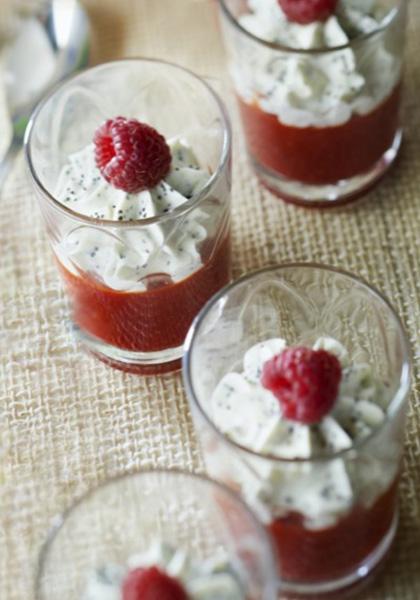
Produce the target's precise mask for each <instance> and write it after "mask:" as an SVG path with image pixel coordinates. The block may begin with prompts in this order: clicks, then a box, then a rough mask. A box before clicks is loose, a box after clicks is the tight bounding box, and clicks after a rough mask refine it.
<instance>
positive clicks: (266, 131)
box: [239, 84, 401, 185]
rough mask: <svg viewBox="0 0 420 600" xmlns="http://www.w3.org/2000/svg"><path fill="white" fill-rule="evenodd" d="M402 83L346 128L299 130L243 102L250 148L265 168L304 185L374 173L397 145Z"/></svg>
mask: <svg viewBox="0 0 420 600" xmlns="http://www.w3.org/2000/svg"><path fill="white" fill-rule="evenodd" d="M400 92H401V85H400V84H399V85H397V86H396V87H395V89H394V90H393V92H392V94H391V95H390V96H389V97H388V98H386V99H385V100H384V101H383V102H382V103H381V104H379V105H378V106H377V107H376V108H375V109H374V110H373V111H371V112H370V113H368V114H366V115H353V117H352V118H351V119H350V120H349V121H347V123H344V124H343V125H335V126H329V127H294V126H290V125H284V124H283V123H281V122H280V121H279V119H278V117H277V116H276V115H272V114H269V113H266V112H264V111H263V110H261V108H259V106H258V104H257V102H255V103H253V104H248V103H246V102H244V101H243V100H242V99H241V98H239V107H240V110H241V114H242V122H243V124H244V129H245V134H246V137H247V142H248V148H249V151H250V154H251V155H252V157H253V158H254V159H255V160H256V161H257V162H258V163H260V164H261V165H262V166H263V167H266V168H267V169H271V170H272V171H275V172H276V173H279V174H280V175H282V176H284V177H287V178H288V179H292V180H295V181H299V182H302V183H308V184H314V185H325V184H330V183H336V182H337V181H339V180H341V179H349V178H351V177H355V176H356V175H361V174H363V173H366V172H368V171H369V170H370V169H372V168H373V167H374V165H375V164H376V163H377V162H378V161H379V160H380V158H381V157H382V156H383V154H384V153H385V152H386V151H387V150H388V149H389V148H390V147H391V146H392V142H393V140H394V137H395V134H396V131H397V129H398V124H399V106H400Z"/></svg>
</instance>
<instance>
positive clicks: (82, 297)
mask: <svg viewBox="0 0 420 600" xmlns="http://www.w3.org/2000/svg"><path fill="white" fill-rule="evenodd" d="M202 260H203V266H202V267H200V269H198V270H197V271H195V272H194V273H193V274H192V275H190V276H188V277H186V278H185V279H183V280H182V281H179V282H177V283H174V282H173V281H172V280H171V278H170V277H169V276H168V275H165V274H156V275H152V276H149V277H148V281H147V285H148V287H147V290H146V291H142V292H121V291H116V290H113V289H111V288H109V287H106V286H105V285H104V284H102V283H101V282H100V281H99V280H98V279H96V278H94V277H93V276H91V275H89V274H87V273H81V274H80V275H74V274H73V273H71V272H70V271H68V270H67V269H66V268H65V267H64V266H63V265H62V264H61V263H59V267H60V271H61V273H62V275H63V277H64V280H65V282H66V286H67V290H68V292H69V294H70V297H71V300H72V304H73V318H74V320H75V322H76V323H77V324H78V325H79V327H81V329H83V330H84V331H86V332H88V333H90V334H92V335H93V336H95V337H97V338H99V339H101V340H103V341H105V342H107V343H109V344H112V345H113V346H117V347H118V348H122V349H125V350H134V351H140V352H154V351H159V350H164V349H167V348H176V347H178V346H180V345H181V344H183V342H184V339H185V336H186V334H187V331H188V329H189V327H190V325H191V323H192V321H193V319H194V317H195V316H196V315H197V313H198V312H199V310H200V309H201V308H202V306H203V305H204V304H205V302H206V301H207V300H208V299H209V298H210V297H211V296H212V295H213V294H214V293H215V292H217V291H218V290H219V289H220V288H221V287H223V286H224V285H226V284H227V283H228V282H229V279H230V263H231V259H230V238H229V235H225V236H224V237H223V239H222V240H221V241H220V242H219V244H218V245H217V247H216V248H214V242H213V241H208V242H207V244H206V243H205V244H204V246H203V249H202Z"/></svg>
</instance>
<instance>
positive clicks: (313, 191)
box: [250, 129, 402, 208]
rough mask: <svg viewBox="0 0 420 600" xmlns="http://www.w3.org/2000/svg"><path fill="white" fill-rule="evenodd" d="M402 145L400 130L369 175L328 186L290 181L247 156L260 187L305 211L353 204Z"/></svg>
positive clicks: (381, 174) (382, 173) (375, 181)
mask: <svg viewBox="0 0 420 600" xmlns="http://www.w3.org/2000/svg"><path fill="white" fill-rule="evenodd" d="M401 141H402V129H399V130H398V131H397V133H396V134H395V137H394V140H393V143H392V146H391V147H390V148H389V149H388V150H387V151H386V152H385V154H383V156H382V157H381V159H380V160H379V161H378V162H377V163H376V164H375V165H374V166H373V168H372V169H371V170H370V171H368V172H367V173H363V175H358V176H357V177H352V178H351V179H343V180H341V181H338V182H337V183H334V184H328V185H311V184H307V183H300V182H299V181H292V180H290V179H287V178H285V177H282V176H281V175H280V174H278V173H276V172H275V171H272V170H270V169H266V168H265V167H263V166H262V165H261V164H260V163H259V162H258V161H257V160H256V159H255V158H254V157H253V156H250V160H251V164H252V166H253V168H254V171H255V173H256V175H257V177H258V179H259V180H260V181H261V183H262V184H263V185H264V186H265V187H266V188H268V189H269V190H270V192H272V193H273V194H275V195H276V196H278V197H279V198H281V199H282V200H284V201H285V202H289V203H292V204H297V205H299V206H304V207H307V208H333V207H335V206H342V205H345V204H348V203H350V202H354V201H355V200H357V199H358V198H360V197H361V196H363V195H364V194H366V193H367V192H368V191H369V190H370V189H371V188H372V187H373V186H374V185H375V184H376V183H377V182H378V181H379V180H380V179H381V178H382V177H383V176H384V175H385V173H386V172H387V171H388V170H389V168H390V167H391V165H392V164H393V163H394V161H395V159H396V158H397V156H398V153H399V150H400V147H401Z"/></svg>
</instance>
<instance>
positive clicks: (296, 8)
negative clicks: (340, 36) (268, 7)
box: [278, 0, 338, 25]
mask: <svg viewBox="0 0 420 600" xmlns="http://www.w3.org/2000/svg"><path fill="white" fill-rule="evenodd" d="M337 2H338V0H278V3H279V4H280V6H281V8H282V9H283V12H284V13H285V15H286V17H287V18H288V19H289V21H293V22H295V23H299V24H300V25H307V24H308V23H313V22H314V21H325V20H326V19H328V17H330V16H331V15H332V14H333V13H334V12H335V9H336V7H337Z"/></svg>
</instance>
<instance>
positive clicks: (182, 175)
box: [55, 139, 209, 291]
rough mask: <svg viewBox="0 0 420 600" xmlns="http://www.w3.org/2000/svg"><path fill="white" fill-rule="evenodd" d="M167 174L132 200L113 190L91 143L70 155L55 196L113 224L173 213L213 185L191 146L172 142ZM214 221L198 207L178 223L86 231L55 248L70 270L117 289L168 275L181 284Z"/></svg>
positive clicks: (133, 288) (132, 287) (198, 258)
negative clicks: (82, 272)
mask: <svg viewBox="0 0 420 600" xmlns="http://www.w3.org/2000/svg"><path fill="white" fill-rule="evenodd" d="M168 145H169V147H170V150H171V155H172V163H171V168H170V171H169V173H168V175H167V176H166V177H165V178H164V179H163V180H162V181H160V182H159V183H158V185H156V186H155V187H154V188H152V189H150V190H144V191H141V192H139V193H136V194H128V193H126V192H124V191H123V190H119V189H117V188H114V187H113V186H112V185H111V184H109V183H108V182H107V181H106V180H105V179H104V178H103V177H102V175H101V173H100V171H99V169H98V168H97V167H96V164H95V157H94V148H93V144H89V145H88V146H86V147H85V148H83V150H81V151H80V152H77V153H75V154H72V155H70V156H69V158H68V163H67V164H66V165H65V166H64V167H63V168H62V170H61V173H60V176H59V179H58V182H57V187H56V190H55V197H56V198H57V200H58V201H59V202H61V203H62V204H63V205H65V206H67V207H69V208H71V209H72V210H73V211H75V212H78V213H80V214H82V215H87V216H89V217H93V218H97V219H107V220H111V221H138V220H141V219H146V218H149V217H156V216H161V215H165V214H167V213H170V212H171V211H173V210H174V209H175V208H177V207H178V206H181V205H182V204H184V203H185V202H187V201H188V200H189V199H191V198H192V197H194V196H196V195H197V194H198V193H199V192H200V191H201V190H202V189H203V187H204V186H205V184H206V183H207V181H208V179H209V173H208V172H207V171H205V170H204V169H201V168H200V166H199V164H198V161H197V159H196V157H195V155H194V153H193V151H192V149H191V148H190V147H189V146H188V145H187V144H186V142H185V141H183V140H180V139H174V140H170V141H169V142H168ZM208 218H209V215H208V214H207V213H206V212H205V211H203V210H200V209H195V210H194V211H193V213H189V214H187V215H186V216H184V217H180V218H179V219H176V220H175V221H172V220H168V221H166V222H163V223H161V224H153V225H147V226H138V224H137V226H133V228H132V229H125V230H113V231H112V232H110V231H109V229H108V230H107V229H105V228H103V227H102V228H100V227H98V228H96V227H94V226H84V225H81V226H79V227H77V228H76V229H73V230H72V231H71V232H70V233H69V234H68V235H67V236H66V238H65V239H64V240H63V241H62V242H61V243H60V244H59V246H58V247H56V251H57V253H58V255H59V258H60V260H61V262H63V263H64V265H65V266H66V267H67V268H68V269H69V270H70V271H72V272H74V273H76V274H77V272H78V271H80V270H81V271H84V272H88V273H93V274H94V275H95V276H96V277H98V278H100V279H101V280H102V281H103V282H104V284H105V285H107V286H108V287H111V288H113V289H116V290H130V291H142V290H144V289H146V285H145V283H144V281H143V280H144V278H145V277H147V276H148V275H152V274H157V273H158V274H161V273H164V274H167V275H169V276H170V277H171V279H172V280H173V281H179V280H181V279H183V278H184V277H186V276H187V275H189V274H190V273H192V272H194V271H195V270H196V269H197V268H199V267H200V266H201V264H202V261H201V256H200V252H199V249H198V246H199V244H200V243H201V242H202V241H203V240H204V239H205V238H206V237H207V230H206V220H207V219H208Z"/></svg>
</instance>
